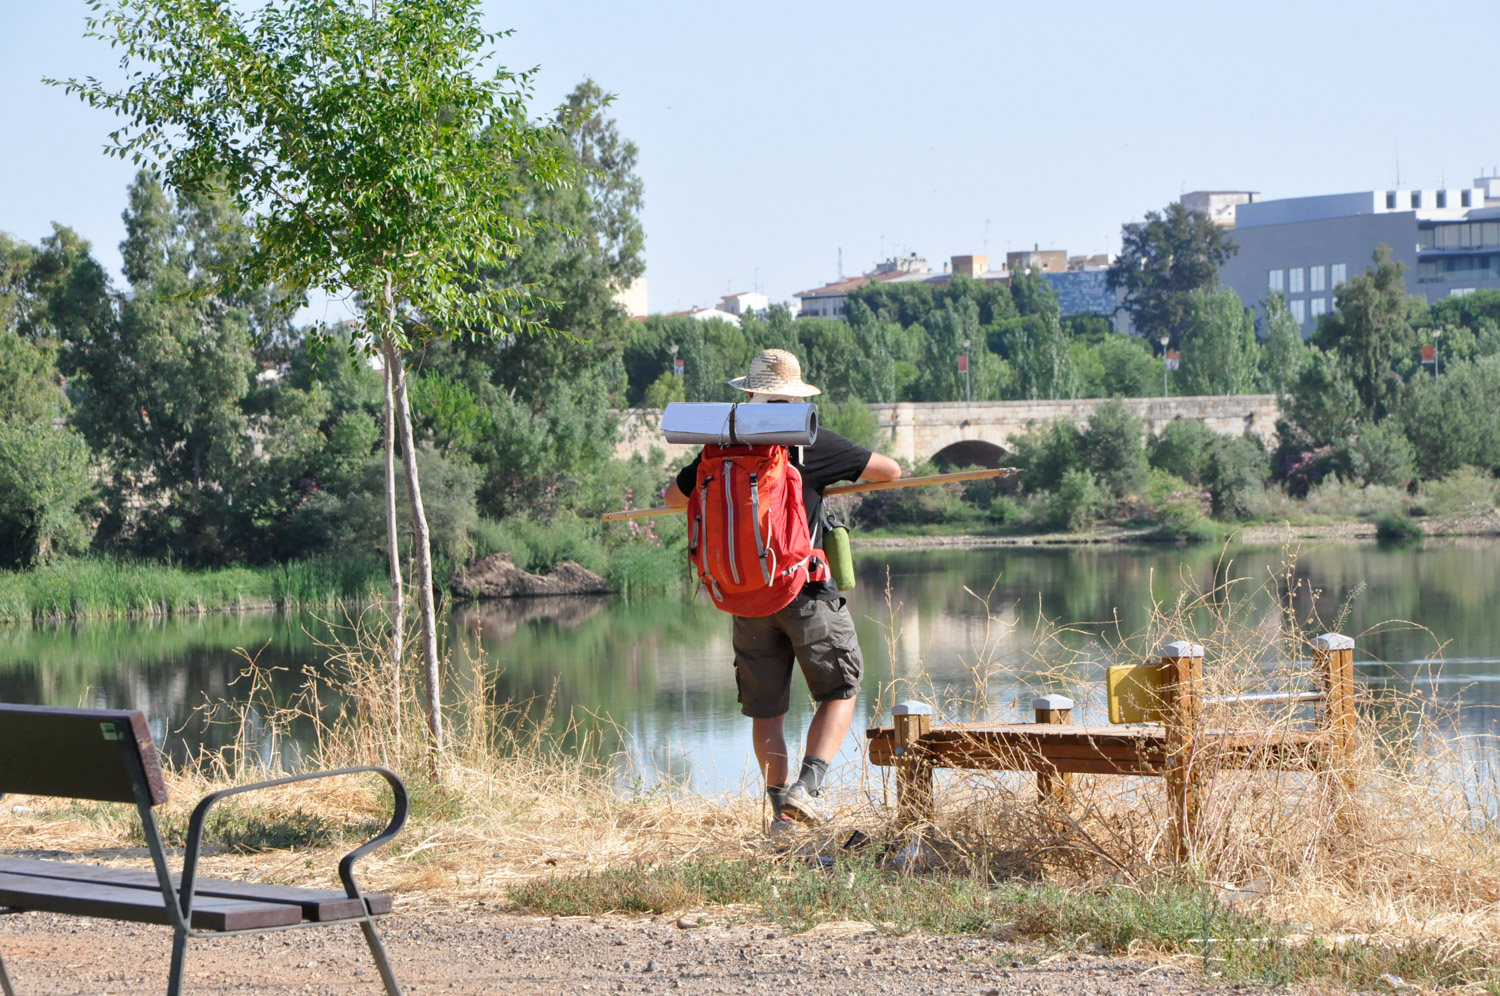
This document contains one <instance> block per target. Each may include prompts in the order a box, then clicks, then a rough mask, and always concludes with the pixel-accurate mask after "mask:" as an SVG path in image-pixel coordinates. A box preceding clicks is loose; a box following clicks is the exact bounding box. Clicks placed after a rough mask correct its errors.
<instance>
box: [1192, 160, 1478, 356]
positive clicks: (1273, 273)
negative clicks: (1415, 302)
mask: <svg viewBox="0 0 1500 996" xmlns="http://www.w3.org/2000/svg"><path fill="white" fill-rule="evenodd" d="M1234 241H1235V244H1237V245H1238V246H1239V253H1238V254H1236V255H1235V256H1234V257H1233V258H1232V259H1230V260H1229V261H1228V262H1227V263H1225V264H1224V265H1223V267H1221V268H1220V270H1219V279H1220V280H1221V281H1223V283H1224V284H1226V285H1227V286H1229V287H1232V288H1234V290H1235V292H1236V293H1237V294H1239V296H1240V299H1241V300H1242V301H1244V302H1245V304H1247V305H1252V304H1253V305H1256V306H1257V307H1259V303H1260V301H1261V300H1262V299H1263V298H1264V297H1265V295H1266V293H1267V292H1269V291H1280V292H1281V293H1283V294H1285V295H1286V299H1287V304H1288V306H1289V307H1290V308H1291V312H1292V317H1293V318H1295V319H1297V321H1298V323H1299V324H1301V326H1302V333H1303V335H1310V334H1311V333H1312V332H1313V330H1314V329H1316V328H1317V323H1318V319H1319V318H1320V317H1322V316H1323V315H1325V314H1327V313H1328V312H1329V311H1331V310H1333V307H1334V296H1333V292H1334V289H1335V288H1336V287H1337V286H1338V285H1339V284H1341V283H1343V282H1344V281H1345V280H1348V279H1349V278H1350V277H1353V276H1357V275H1358V274H1361V273H1363V272H1364V271H1365V270H1366V269H1367V268H1368V267H1369V266H1370V265H1371V256H1372V255H1373V254H1374V252H1375V249H1376V247H1377V246H1380V245H1382V244H1384V245H1387V246H1390V248H1391V256H1392V258H1394V259H1395V260H1397V261H1398V262H1401V263H1404V264H1405V265H1406V289H1407V291H1408V292H1409V293H1412V294H1417V295H1420V296H1422V297H1425V298H1426V299H1427V300H1428V301H1436V300H1438V299H1440V298H1443V297H1447V296H1449V295H1453V294H1467V293H1470V292H1472V291H1474V290H1478V289H1481V288H1484V289H1497V290H1500V177H1480V178H1479V179H1477V180H1475V181H1474V185H1473V186H1471V187H1459V188H1450V189H1444V190H1436V189H1427V190H1366V191H1360V192H1357V193H1351V194H1326V195H1323V196H1318V197H1289V198H1284V199H1281V200H1269V201H1254V202H1252V203H1245V204H1240V205H1237V206H1236V208H1235V224H1234Z"/></svg>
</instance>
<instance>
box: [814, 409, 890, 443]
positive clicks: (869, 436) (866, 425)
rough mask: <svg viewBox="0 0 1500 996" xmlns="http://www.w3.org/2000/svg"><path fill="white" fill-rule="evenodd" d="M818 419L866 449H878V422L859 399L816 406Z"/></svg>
mask: <svg viewBox="0 0 1500 996" xmlns="http://www.w3.org/2000/svg"><path fill="white" fill-rule="evenodd" d="M818 418H819V421H820V422H821V423H822V424H823V425H824V426H825V427H827V428H829V429H832V430H833V431H834V432H837V433H838V434H839V435H840V436H843V437H844V438H845V439H847V440H849V441H850V442H852V443H855V444H857V445H859V446H863V447H864V448H865V449H867V450H875V451H877V452H878V451H879V449H880V423H879V422H878V421H877V420H876V418H875V415H874V413H873V412H871V411H870V408H869V406H868V405H866V404H864V403H863V402H860V401H854V400H852V399H851V400H849V401H835V402H833V403H832V404H826V403H825V404H821V405H819V406H818Z"/></svg>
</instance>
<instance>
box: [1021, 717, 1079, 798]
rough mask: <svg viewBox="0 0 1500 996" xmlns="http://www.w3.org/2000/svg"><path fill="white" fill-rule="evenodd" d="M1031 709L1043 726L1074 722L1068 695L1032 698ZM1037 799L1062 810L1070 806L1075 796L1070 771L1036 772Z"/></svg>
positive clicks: (1039, 723)
mask: <svg viewBox="0 0 1500 996" xmlns="http://www.w3.org/2000/svg"><path fill="white" fill-rule="evenodd" d="M1031 709H1032V711H1033V712H1034V713H1035V714H1036V721H1037V723H1038V725H1041V726H1069V725H1071V724H1072V722H1073V700H1072V699H1070V698H1068V697H1067V696H1066V695H1041V696H1038V697H1037V698H1035V699H1032V700H1031ZM1036 791H1037V800H1038V801H1039V802H1040V803H1041V804H1042V805H1043V806H1046V805H1047V804H1048V803H1049V802H1050V803H1051V804H1052V805H1054V806H1056V807H1057V808H1058V809H1060V810H1066V809H1067V808H1068V802H1069V800H1070V799H1071V798H1072V796H1073V776H1072V774H1070V773H1066V772H1059V771H1057V769H1055V768H1054V769H1053V770H1051V771H1047V770H1040V771H1038V772H1037V773H1036Z"/></svg>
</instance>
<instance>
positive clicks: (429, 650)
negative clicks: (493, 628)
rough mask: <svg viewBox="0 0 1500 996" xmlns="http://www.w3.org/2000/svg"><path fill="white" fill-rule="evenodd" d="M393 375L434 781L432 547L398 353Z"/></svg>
mask: <svg viewBox="0 0 1500 996" xmlns="http://www.w3.org/2000/svg"><path fill="white" fill-rule="evenodd" d="M390 356H391V360H392V364H391V370H392V372H393V373H394V374H395V386H396V424H397V425H399V426H400V428H401V460H402V464H403V465H404V466H405V468H406V494H407V497H408V498H410V499H411V525H412V550H413V553H415V555H416V561H417V563H416V567H417V605H418V609H419V611H420V612H421V614H422V633H421V641H422V665H423V670H424V673H425V677H426V682H425V685H426V687H425V689H424V690H425V692H426V694H427V729H428V731H429V732H430V733H431V734H432V739H431V744H430V746H429V762H430V766H431V769H432V776H433V778H434V779H436V778H439V777H441V774H442V756H443V703H442V686H441V684H440V679H439V676H438V657H437V609H436V607H435V606H434V605H433V596H432V544H431V540H430V538H429V535H428V531H427V513H426V512H425V511H423V509H422V485H421V482H420V481H419V480H418V479H417V447H416V443H415V441H414V440H413V438H412V431H411V405H410V403H409V401H408V399H407V395H406V370H405V368H404V367H403V366H402V363H401V352H400V351H399V350H397V349H395V348H392V349H391V351H390Z"/></svg>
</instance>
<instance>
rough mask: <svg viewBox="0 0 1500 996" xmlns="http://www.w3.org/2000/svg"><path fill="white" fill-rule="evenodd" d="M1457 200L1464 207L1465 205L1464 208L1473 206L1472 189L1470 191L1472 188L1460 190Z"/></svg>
mask: <svg viewBox="0 0 1500 996" xmlns="http://www.w3.org/2000/svg"><path fill="white" fill-rule="evenodd" d="M1458 202H1459V203H1460V204H1461V205H1463V206H1464V207H1466V208H1467V207H1473V206H1474V191H1472V190H1465V191H1462V192H1460V193H1459V195H1458Z"/></svg>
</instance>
